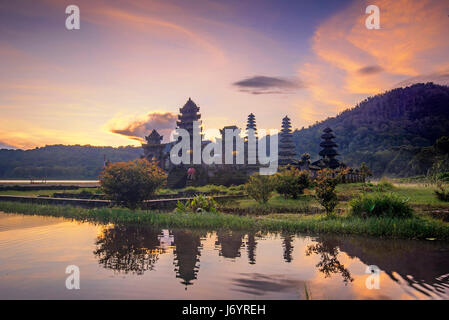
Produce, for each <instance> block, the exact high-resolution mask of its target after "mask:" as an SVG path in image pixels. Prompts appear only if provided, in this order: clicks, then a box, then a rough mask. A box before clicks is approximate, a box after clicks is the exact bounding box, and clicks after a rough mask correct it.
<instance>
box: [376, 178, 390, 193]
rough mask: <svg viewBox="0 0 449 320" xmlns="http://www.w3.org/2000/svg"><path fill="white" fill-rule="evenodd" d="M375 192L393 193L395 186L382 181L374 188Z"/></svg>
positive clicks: (384, 180)
mask: <svg viewBox="0 0 449 320" xmlns="http://www.w3.org/2000/svg"><path fill="white" fill-rule="evenodd" d="M374 190H375V191H378V192H385V191H392V190H394V185H393V184H392V183H391V182H390V181H388V180H386V179H381V180H380V181H379V183H378V184H377V185H376V186H375V187H374Z"/></svg>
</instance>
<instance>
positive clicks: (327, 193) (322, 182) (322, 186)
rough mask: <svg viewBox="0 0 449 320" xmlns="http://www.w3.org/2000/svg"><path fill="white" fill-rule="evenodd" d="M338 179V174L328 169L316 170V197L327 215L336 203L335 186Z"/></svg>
mask: <svg viewBox="0 0 449 320" xmlns="http://www.w3.org/2000/svg"><path fill="white" fill-rule="evenodd" d="M339 180H340V176H339V175H338V174H336V173H335V172H334V171H332V170H330V169H322V170H320V171H318V176H317V178H316V179H315V194H316V198H317V200H318V202H319V203H320V204H321V205H322V206H323V207H324V209H325V210H326V214H327V215H330V214H331V213H332V212H333V211H334V209H335V207H336V206H337V204H338V199H337V193H336V192H335V187H336V186H337V184H338V182H339Z"/></svg>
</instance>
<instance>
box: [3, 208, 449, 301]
mask: <svg viewBox="0 0 449 320" xmlns="http://www.w3.org/2000/svg"><path fill="white" fill-rule="evenodd" d="M68 265H77V266H78V267H79V268H80V290H67V289H66V287H65V281H66V277H67V276H68V275H67V274H66V273H65V269H66V267H67V266H68ZM368 265H377V266H378V267H379V268H380V270H381V272H380V275H379V284H380V289H379V290H376V289H372V290H369V289H368V288H367V287H366V281H367V278H368V277H369V276H370V275H369V274H367V273H365V272H366V268H367V266H368ZM0 298H1V299H16V298H23V299H29V298H32V299H52V298H56V299H98V298H104V299H106V298H108V299H448V298H449V243H442V242H435V241H404V240H379V239H372V238H360V237H342V236H318V237H312V236H306V235H294V234H286V233H284V234H279V233H268V234H262V233H245V232H226V231H220V232H214V231H192V230H185V229H175V230H161V229H152V228H148V227H138V226H118V225H116V226H114V225H106V226H104V225H94V224H91V223H79V222H72V221H68V220H63V219H59V218H49V217H38V216H21V215H11V214H4V213H0Z"/></svg>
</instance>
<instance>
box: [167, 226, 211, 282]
mask: <svg viewBox="0 0 449 320" xmlns="http://www.w3.org/2000/svg"><path fill="white" fill-rule="evenodd" d="M173 237H174V240H175V242H174V243H175V250H174V261H173V264H174V265H175V272H176V278H181V279H182V281H181V283H182V284H183V285H185V286H186V290H187V286H190V285H192V284H193V283H192V280H195V279H196V278H197V274H198V271H199V268H200V256H201V248H202V245H201V238H202V237H204V235H203V234H201V233H199V232H196V231H187V230H173Z"/></svg>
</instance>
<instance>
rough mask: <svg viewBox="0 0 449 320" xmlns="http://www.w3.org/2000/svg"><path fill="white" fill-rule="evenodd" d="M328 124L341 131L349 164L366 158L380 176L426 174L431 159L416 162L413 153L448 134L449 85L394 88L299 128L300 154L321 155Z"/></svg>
mask: <svg viewBox="0 0 449 320" xmlns="http://www.w3.org/2000/svg"><path fill="white" fill-rule="evenodd" d="M327 126H329V127H331V128H332V129H333V130H334V133H335V135H336V136H337V138H336V142H337V143H338V145H339V147H338V152H339V153H340V154H341V156H340V159H341V160H343V161H344V162H345V163H346V164H348V165H350V166H359V165H360V163H361V162H362V161H364V162H366V163H367V164H368V165H369V166H370V167H371V168H372V170H373V173H374V174H375V175H376V176H381V175H388V176H410V175H419V174H425V173H426V171H427V169H429V165H431V163H430V164H429V163H428V165H427V166H426V165H425V164H423V163H421V164H418V165H417V163H416V161H417V159H416V158H415V157H416V156H418V155H419V154H420V153H422V151H423V148H425V147H429V146H432V145H433V144H434V143H435V141H436V140H437V139H438V138H440V137H441V136H449V87H447V86H440V85H435V84H433V83H426V84H422V83H420V84H415V85H412V86H410V87H406V88H397V89H393V90H391V91H387V92H385V93H383V94H379V95H376V96H373V97H369V98H367V99H366V100H364V101H362V102H361V103H359V104H358V105H357V106H355V107H354V108H352V109H348V110H345V111H344V112H342V113H340V114H339V115H337V116H336V117H333V118H328V119H326V120H324V121H321V122H317V123H316V124H314V125H312V126H310V127H308V128H303V129H300V130H295V131H294V133H293V138H294V142H295V144H296V151H297V153H298V155H301V154H302V153H304V152H308V153H310V154H311V156H312V158H313V159H318V152H319V151H320V147H319V143H320V135H321V134H322V130H323V129H324V128H325V127H327ZM414 158H415V159H414ZM428 162H429V161H428Z"/></svg>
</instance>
